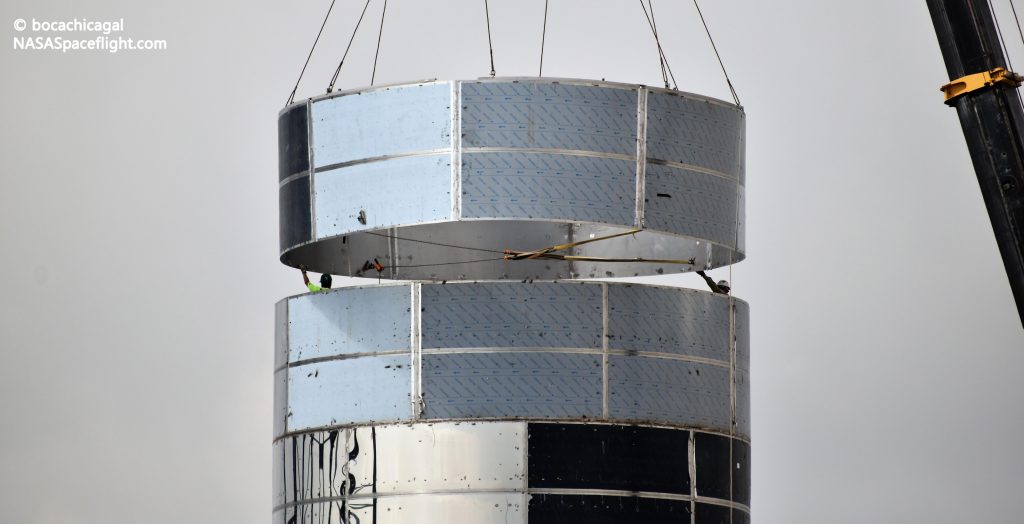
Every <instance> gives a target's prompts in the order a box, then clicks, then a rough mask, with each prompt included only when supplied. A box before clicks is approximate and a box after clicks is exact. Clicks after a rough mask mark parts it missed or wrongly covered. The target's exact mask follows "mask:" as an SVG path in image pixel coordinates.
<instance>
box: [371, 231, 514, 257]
mask: <svg viewBox="0 0 1024 524" xmlns="http://www.w3.org/2000/svg"><path fill="white" fill-rule="evenodd" d="M363 233H365V234H367V235H373V236H375V237H381V238H388V239H391V238H393V239H395V240H402V241H405V242H416V243H419V244H429V245H431V246H440V247H450V248H452V249H465V250H468V251H480V252H483V253H498V254H502V253H504V251H501V250H497V249H484V248H479V247H469V246H460V245H456V244H445V243H442V242H433V241H431V240H419V239H416V238H403V237H399V236H395V235H385V234H383V233H374V232H373V231H363Z"/></svg>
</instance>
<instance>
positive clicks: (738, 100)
mask: <svg viewBox="0 0 1024 524" xmlns="http://www.w3.org/2000/svg"><path fill="white" fill-rule="evenodd" d="M693 6H694V7H696V8H697V14H698V15H699V16H700V23H701V24H703V25H704V32H705V33H707V34H708V41H710V42H711V49H713V50H714V51H715V57H717V58H718V65H719V66H721V67H722V74H723V75H725V83H726V84H728V85H729V92H730V93H732V99H733V100H735V101H736V105H738V106H742V105H743V104H740V97H739V95H737V94H736V89H735V88H734V87H733V86H732V80H729V73H728V72H727V71H726V70H725V64H724V63H723V62H722V55H721V54H719V53H718V46H716V45H715V39H714V38H711V30H710V29H708V23H707V22H706V21H705V20H704V13H702V12H701V10H700V6H699V5H697V0H693Z"/></svg>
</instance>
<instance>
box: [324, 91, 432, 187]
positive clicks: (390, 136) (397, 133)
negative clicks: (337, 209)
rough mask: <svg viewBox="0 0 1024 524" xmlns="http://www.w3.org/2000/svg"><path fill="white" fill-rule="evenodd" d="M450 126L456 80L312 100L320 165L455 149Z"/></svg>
mask: <svg viewBox="0 0 1024 524" xmlns="http://www.w3.org/2000/svg"><path fill="white" fill-rule="evenodd" d="M451 126H452V124H451V84H447V83H442V84H431V85H424V86H405V87H393V88H389V89H381V90H378V91H368V92H365V93H359V94H353V95H344V96H339V97H335V98H328V99H325V100H320V101H317V102H314V103H313V163H314V166H315V167H317V168H320V167H324V166H329V165H333V164H339V163H342V162H349V161H352V160H360V159H364V158H374V157H381V156H385V155H393V154H397V153H412V152H416V151H430V150H434V149H450V148H451V132H452V130H451ZM360 189H362V190H369V189H370V188H367V187H361V188H360Z"/></svg>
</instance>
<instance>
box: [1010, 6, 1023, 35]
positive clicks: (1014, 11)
mask: <svg viewBox="0 0 1024 524" xmlns="http://www.w3.org/2000/svg"><path fill="white" fill-rule="evenodd" d="M1010 9H1012V10H1013V20H1014V21H1015V22H1017V34H1019V35H1020V43H1021V44H1024V30H1021V28H1020V17H1018V16H1017V8H1016V7H1014V6H1013V0H1010Z"/></svg>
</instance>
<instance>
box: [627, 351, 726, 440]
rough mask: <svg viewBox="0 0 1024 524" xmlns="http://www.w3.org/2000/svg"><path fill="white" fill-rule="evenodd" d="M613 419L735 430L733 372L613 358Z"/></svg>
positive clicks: (648, 359) (679, 363)
mask: <svg viewBox="0 0 1024 524" xmlns="http://www.w3.org/2000/svg"><path fill="white" fill-rule="evenodd" d="M609 362H610V366H611V367H610V369H609V373H608V376H609V391H610V394H611V398H610V399H609V407H610V417H611V419H612V420H637V421H649V422H668V423H673V424H684V425H689V426H697V427H703V428H710V429H715V430H718V431H724V432H726V433H728V432H729V428H730V426H731V421H732V407H731V397H730V391H729V389H730V385H729V370H728V369H727V368H722V367H718V366H711V365H707V364H697V363H693V362H686V361H677V360H666V359H659V358H651V357H634V356H628V357H620V356H612V357H610V359H609Z"/></svg>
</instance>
